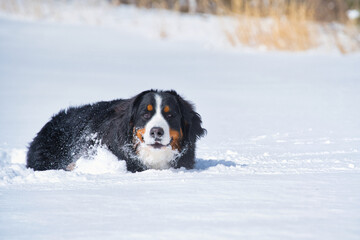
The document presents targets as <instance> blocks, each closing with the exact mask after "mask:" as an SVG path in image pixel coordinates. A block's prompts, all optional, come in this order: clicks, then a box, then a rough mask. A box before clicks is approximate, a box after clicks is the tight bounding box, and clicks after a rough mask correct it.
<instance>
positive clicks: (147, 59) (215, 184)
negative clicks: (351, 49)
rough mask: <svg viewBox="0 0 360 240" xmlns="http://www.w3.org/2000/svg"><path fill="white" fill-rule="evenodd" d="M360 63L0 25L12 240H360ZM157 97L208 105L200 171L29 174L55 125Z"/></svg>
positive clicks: (122, 31)
mask: <svg viewBox="0 0 360 240" xmlns="http://www.w3.org/2000/svg"><path fill="white" fill-rule="evenodd" d="M209 41H211V39H209ZM359 62H360V55H359V54H352V55H347V56H342V55H338V54H336V53H324V52H316V51H312V52H308V53H298V54H294V53H279V52H267V53H266V52H265V53H264V52H256V51H238V50H237V51H234V52H232V51H230V50H229V49H227V48H225V49H219V48H209V44H208V42H207V41H206V40H204V39H200V40H199V39H197V40H196V41H195V40H194V41H193V42H192V41H189V40H188V39H187V41H182V40H181V39H180V40H176V39H167V40H160V39H154V38H149V37H148V36H147V35H144V34H143V33H142V32H141V31H140V32H136V31H134V30H131V31H130V30H129V28H121V27H117V28H114V27H112V26H110V25H106V24H104V25H101V26H94V25H91V24H81V25H73V24H69V23H66V24H64V23H57V22H52V23H49V22H46V21H23V20H16V19H11V18H8V17H3V18H0V239H64V238H71V239H85V238H86V239H99V238H104V239H189V238H191V239H199V238H203V239H239V238H244V239H359V237H360V228H359V226H360V190H359V189H360V175H359V169H360V168H359V166H360V153H359V151H360V147H359V146H360V145H359V143H360V122H359V119H360V111H359V109H360V108H359V102H360V94H359V90H360V68H359ZM149 88H160V89H176V90H177V91H178V92H179V93H180V94H182V95H183V96H184V97H185V98H187V99H189V100H191V101H193V102H194V103H195V104H196V107H197V111H198V112H199V113H200V114H201V116H202V117H203V122H204V127H205V128H207V130H208V135H207V136H206V137H205V138H204V139H202V140H201V141H200V142H199V145H198V151H197V163H196V168H195V169H194V170H191V171H187V170H184V169H179V170H174V169H170V170H164V171H156V170H149V171H145V172H142V173H135V174H132V173H127V172H126V171H125V166H124V164H123V162H118V161H116V159H114V158H113V156H111V154H109V153H108V152H107V151H106V150H101V151H99V152H98V155H97V156H96V157H95V159H94V160H93V162H91V161H90V162H89V160H86V159H82V165H81V167H79V168H78V169H77V170H76V171H74V172H64V171H46V172H34V171H32V170H29V169H26V168H25V166H24V162H25V154H26V146H27V144H28V143H29V142H30V141H31V139H32V138H33V137H34V136H35V134H36V133H37V132H38V131H39V130H40V128H41V127H42V126H43V125H44V124H45V123H46V122H47V121H48V120H49V118H50V117H51V115H52V114H55V113H56V112H58V111H59V110H60V109H63V108H66V107H68V106H70V105H80V104H85V103H89V102H95V101H100V100H110V99H115V98H127V97H131V96H133V95H135V94H137V93H138V92H140V91H143V90H146V89H149Z"/></svg>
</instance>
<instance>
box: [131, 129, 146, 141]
mask: <svg viewBox="0 0 360 240" xmlns="http://www.w3.org/2000/svg"><path fill="white" fill-rule="evenodd" d="M144 134H145V128H141V129H138V130H137V131H136V133H135V128H134V137H135V136H136V137H137V138H138V139H139V140H140V142H144V139H143V136H144Z"/></svg>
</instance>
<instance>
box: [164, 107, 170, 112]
mask: <svg viewBox="0 0 360 240" xmlns="http://www.w3.org/2000/svg"><path fill="white" fill-rule="evenodd" d="M164 112H166V113H167V112H170V107H169V106H168V105H166V106H165V107H164Z"/></svg>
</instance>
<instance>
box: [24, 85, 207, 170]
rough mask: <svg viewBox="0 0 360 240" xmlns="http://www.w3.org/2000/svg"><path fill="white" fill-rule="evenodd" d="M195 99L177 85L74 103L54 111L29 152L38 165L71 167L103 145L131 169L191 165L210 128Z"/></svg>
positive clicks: (37, 167)
mask: <svg viewBox="0 0 360 240" xmlns="http://www.w3.org/2000/svg"><path fill="white" fill-rule="evenodd" d="M201 125H202V120H201V117H200V115H199V114H198V113H197V112H195V110H194V105H193V104H191V103H190V102H189V101H186V100H185V99H183V98H182V97H181V96H180V95H178V94H177V93H176V91H174V90H170V91H161V90H148V91H144V92H141V93H140V94H138V95H136V96H134V97H132V98H130V99H118V100H113V101H103V102H97V103H94V104H88V105H84V106H80V107H70V108H68V109H67V110H62V111H60V112H59V113H58V114H56V115H55V116H53V117H52V119H51V120H50V121H49V122H48V123H46V124H45V126H44V127H43V128H42V129H41V130H40V132H39V133H38V134H37V135H36V137H35V138H34V139H33V141H32V142H31V143H30V145H29V149H28V152H27V167H28V168H32V169H34V170H37V171H42V170H50V169H64V170H73V169H74V168H76V160H78V159H79V158H81V157H84V156H88V155H89V152H91V150H93V149H94V148H95V147H96V146H101V147H105V148H106V149H108V150H109V151H110V152H112V154H114V155H115V156H116V157H117V158H118V159H119V160H125V161H126V167H127V170H128V171H130V172H138V171H144V170H147V169H168V168H181V167H184V168H186V169H192V168H193V167H194V164H195V149H196V141H197V140H198V139H199V138H201V137H203V136H204V135H205V134H206V129H204V128H202V126H201Z"/></svg>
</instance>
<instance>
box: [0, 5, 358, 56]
mask: <svg viewBox="0 0 360 240" xmlns="http://www.w3.org/2000/svg"><path fill="white" fill-rule="evenodd" d="M124 7H125V8H126V7H136V8H140V9H157V10H158V11H155V12H153V14H154V15H156V17H155V18H157V20H156V21H157V23H156V24H157V25H158V26H157V32H158V33H157V34H158V35H159V36H160V37H161V38H169V37H170V38H171V37H174V36H175V35H180V36H177V37H178V38H182V37H184V36H181V35H186V31H185V32H184V29H183V30H182V31H180V33H174V32H179V29H178V28H191V27H189V25H187V24H184V23H177V24H175V26H174V24H169V23H167V22H168V21H171V19H170V20H169V19H168V18H167V17H164V15H166V13H163V12H162V11H159V10H170V11H171V12H173V13H179V14H182V15H197V16H202V17H204V18H209V17H210V18H211V19H212V20H214V19H216V21H218V25H220V27H219V26H216V27H215V28H218V29H217V30H218V31H220V32H221V34H222V35H223V36H222V37H224V38H225V40H223V41H226V45H231V46H232V47H234V48H237V47H238V46H239V45H240V46H248V47H251V48H260V49H265V50H269V49H270V50H274V49H275V50H285V51H305V50H309V49H314V48H319V47H323V46H327V47H329V48H333V47H335V48H336V49H337V50H338V51H340V52H341V53H349V52H354V51H358V50H359V49H360V38H359V23H360V18H359V9H360V0H27V1H25V0H0V11H1V14H11V15H20V16H22V17H26V18H36V19H48V20H49V19H50V20H56V21H80V22H91V23H95V24H105V25H117V24H121V23H120V22H121V21H120V20H124V19H119V18H124V17H125V18H126V17H127V18H129V17H130V16H129V15H127V16H124V15H123V14H122V15H121V16H119V14H118V13H116V12H118V11H119V9H124ZM120 11H121V10H120ZM139 15H141V14H138V16H139ZM159 15H162V16H160V17H159ZM175 15H176V14H175ZM173 16H174V14H173ZM214 16H216V17H214ZM130 18H132V20H133V22H137V23H136V24H138V23H139V24H140V25H141V19H142V18H143V17H140V19H138V20H137V19H136V17H134V16H132V17H130ZM158 18H160V19H158ZM146 21H150V22H151V21H154V20H153V19H152V20H149V19H147V20H145V22H146ZM180 21H181V20H180ZM196 21H201V20H199V19H196V20H195V19H193V21H192V22H194V23H195V22H196ZM208 21H209V20H207V22H208ZM105 22H107V24H106V23H105ZM183 22H184V21H183ZM145 25H146V24H145ZM190 25H191V24H190ZM205 25H206V24H205ZM192 28H196V27H192ZM211 28H214V24H207V25H206V26H205V27H204V25H202V27H200V28H197V30H195V32H196V31H200V32H203V34H204V35H207V36H209V35H211V34H212V32H213V31H214V29H211ZM181 32H182V33H181ZM154 34H155V33H154ZM188 34H189V33H188ZM190 34H193V33H190ZM195 35H196V34H195ZM215 35H219V34H215ZM217 37H218V38H219V36H217Z"/></svg>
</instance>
